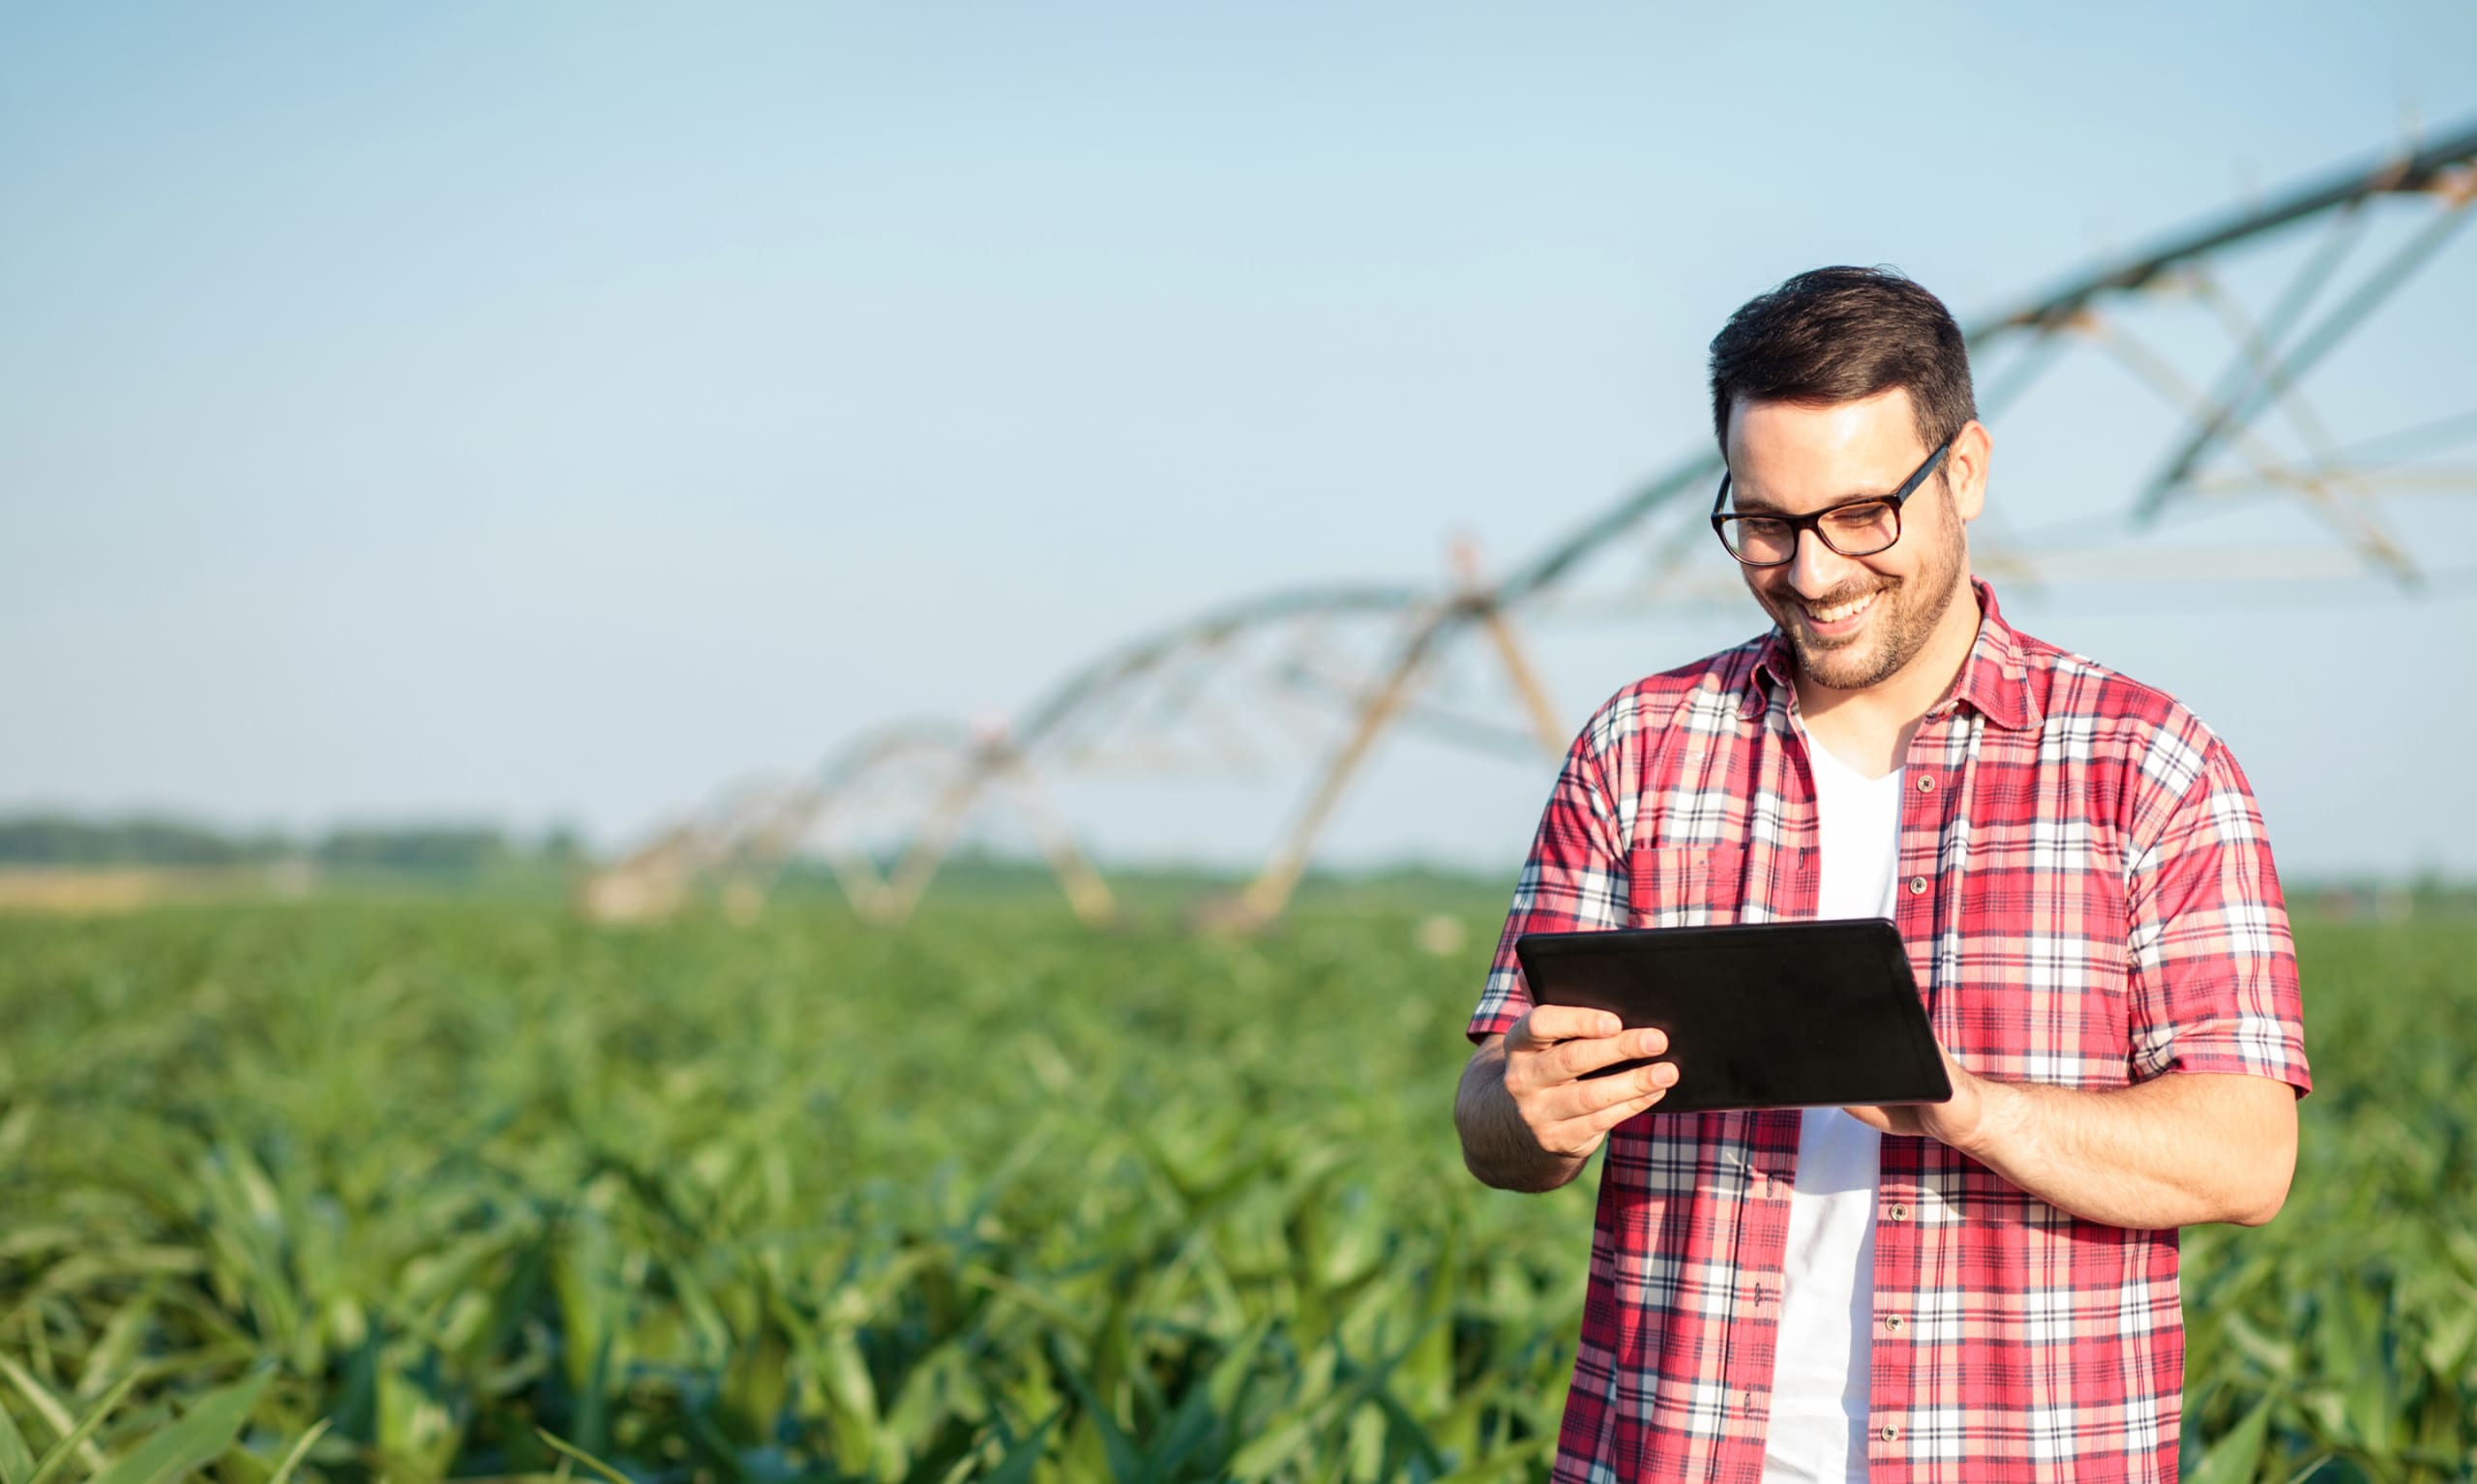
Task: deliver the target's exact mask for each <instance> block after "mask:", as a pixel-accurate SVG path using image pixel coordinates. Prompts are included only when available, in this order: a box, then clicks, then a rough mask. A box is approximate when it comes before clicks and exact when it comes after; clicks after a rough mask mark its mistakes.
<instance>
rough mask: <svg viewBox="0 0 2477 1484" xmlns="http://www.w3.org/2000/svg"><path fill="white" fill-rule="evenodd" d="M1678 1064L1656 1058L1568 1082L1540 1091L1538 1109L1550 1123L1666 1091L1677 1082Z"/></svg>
mask: <svg viewBox="0 0 2477 1484" xmlns="http://www.w3.org/2000/svg"><path fill="white" fill-rule="evenodd" d="M1677 1077H1678V1073H1677V1063H1675V1062H1673V1061H1655V1062H1653V1063H1652V1064H1651V1065H1649V1066H1643V1067H1636V1068H1635V1069H1634V1070H1632V1071H1630V1072H1620V1073H1618V1074H1616V1075H1615V1076H1613V1077H1595V1078H1591V1079H1589V1080H1587V1081H1583V1082H1576V1083H1567V1084H1565V1085H1563V1086H1560V1087H1555V1088H1552V1089H1549V1090H1548V1091H1545V1092H1542V1093H1540V1094H1539V1097H1540V1098H1541V1102H1540V1105H1539V1106H1540V1111H1541V1113H1543V1114H1544V1116H1545V1118H1546V1119H1547V1120H1548V1121H1551V1122H1560V1123H1562V1122H1567V1121H1569V1120H1572V1119H1575V1118H1588V1117H1590V1116H1592V1115H1593V1114H1594V1113H1599V1112H1601V1111H1602V1110H1604V1109H1608V1108H1613V1107H1615V1106H1616V1105H1618V1104H1620V1103H1626V1102H1631V1101H1632V1100H1634V1099H1636V1098H1639V1097H1642V1096H1645V1095H1646V1094H1649V1093H1655V1092H1666V1091H1667V1090H1668V1089H1669V1088H1671V1087H1674V1086H1676V1085H1677Z"/></svg>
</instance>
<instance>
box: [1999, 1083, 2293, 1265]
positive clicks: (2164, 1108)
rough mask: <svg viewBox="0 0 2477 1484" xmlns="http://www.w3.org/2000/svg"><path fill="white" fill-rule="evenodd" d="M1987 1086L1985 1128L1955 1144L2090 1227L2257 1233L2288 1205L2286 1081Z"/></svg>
mask: <svg viewBox="0 0 2477 1484" xmlns="http://www.w3.org/2000/svg"><path fill="white" fill-rule="evenodd" d="M1977 1085H1978V1088H1979V1091H1980V1094H1981V1097H1982V1100H1983V1101H1982V1112H1981V1116H1980V1120H1979V1122H1980V1127H1979V1128H1978V1130H1977V1131H1976V1132H1975V1133H1974V1134H1973V1135H1972V1136H1971V1137H1970V1138H1968V1139H1965V1140H1960V1141H1955V1147H1958V1148H1960V1149H1961V1151H1962V1152H1963V1153H1965V1154H1968V1155H1969V1156H1971V1157H1972V1158H1974V1159H1976V1160H1978V1161H1979V1162H1980V1163H1981V1164H1984V1165H1985V1166H1986V1167H1987V1168H1989V1169H1991V1170H1993V1171H1994V1172H1996V1173H1998V1174H2001V1175H2003V1176H2004V1177H2005V1178H2006V1179H2008V1180H2011V1181H2012V1182H2013V1183H2014V1184H2015V1185H2018V1186H2020V1187H2021V1188H2022V1189H2023V1190H2025V1191H2027V1192H2029V1193H2030V1194H2031V1195H2034V1196H2036V1197H2038V1198H2039V1199H2040V1200H2042V1201H2044V1202H2047V1203H2048V1204H2050V1205H2053V1206H2056V1207H2059V1208H2061V1209H2063V1210H2066V1211H2070V1212H2071V1213H2073V1214H2074V1215H2075V1216H2079V1217H2081V1218H2083V1219H2084V1220H2087V1221H2095V1222H2101V1223H2104V1224H2105V1225H2107V1226H2111V1227H2134V1228H2143V1229H2165V1228H2171V1227H2185V1226H2193V1225H2195V1224H2197V1223H2201V1222H2213V1221H2227V1222H2236V1223H2239V1224H2242V1225H2246V1226H2259V1225H2260V1224H2262V1223H2263V1222H2266V1221H2268V1220H2270V1219H2271V1217H2272V1216H2274V1215H2276V1214H2277V1213H2278V1211H2279V1208H2280V1205H2281V1203H2282V1202H2283V1201H2284V1200H2285V1199H2286V1196H2287V1187H2288V1179H2289V1176H2290V1174H2291V1173H2292V1172H2294V1170H2295V1165H2296V1113H2295V1107H2294V1094H2293V1093H2292V1092H2290V1091H2289V1089H2288V1088H2287V1087H2285V1086H2284V1085H2283V1084H2281V1083H2275V1082H2271V1081H2269V1080H2267V1079H2264V1078H2258V1077H2233V1076H2214V1075H2210V1074H2183V1073H2171V1074H2169V1075H2167V1076H2164V1077H2157V1078H2153V1079H2151V1080H2150V1081H2148V1082H2145V1083H2136V1084H2135V1085H2134V1086H2131V1087H2123V1088H2115V1089H2109V1090H2106V1091H2082V1090H2078V1089H2074V1088H2069V1087H2051V1086H2043V1085H2039V1084H2035V1083H1990V1082H1985V1081H1984V1080H1979V1081H1978V1083H1977Z"/></svg>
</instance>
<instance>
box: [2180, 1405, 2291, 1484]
mask: <svg viewBox="0 0 2477 1484" xmlns="http://www.w3.org/2000/svg"><path fill="white" fill-rule="evenodd" d="M2270 1426H2271V1404H2270V1401H2269V1400H2268V1399H2267V1398H2265V1399H2264V1400H2263V1401H2261V1402H2259V1403H2257V1404H2256V1405H2255V1406H2254V1408H2253V1410H2252V1411H2249V1412H2247V1413H2246V1414H2245V1419H2244V1420H2243V1421H2241V1422H2239V1423H2237V1424H2236V1425H2235V1426H2234V1427H2232V1428H2229V1429H2228V1430H2227V1436H2226V1437H2224V1438H2222V1439H2220V1440H2219V1441H2217V1442H2215V1443H2212V1444H2211V1446H2210V1451H2209V1452H2208V1453H2205V1454H2203V1455H2202V1462H2201V1467H2200V1468H2198V1469H2194V1470H2193V1476H2192V1478H2191V1479H2189V1480H2188V1481H2187V1484H2253V1476H2254V1475H2255V1474H2257V1473H2259V1472H2261V1471H2262V1442H2263V1439H2264V1437H2265V1436H2266V1435H2267V1434H2268V1432H2269V1430H2270Z"/></svg>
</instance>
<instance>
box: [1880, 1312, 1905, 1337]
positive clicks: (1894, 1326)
mask: <svg viewBox="0 0 2477 1484" xmlns="http://www.w3.org/2000/svg"><path fill="white" fill-rule="evenodd" d="M1900 1329H1901V1319H1900V1316H1899V1315H1897V1314H1887V1315H1885V1316H1884V1330H1885V1332H1886V1333H1888V1334H1898V1333H1900Z"/></svg>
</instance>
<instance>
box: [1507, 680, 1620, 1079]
mask: <svg viewBox="0 0 2477 1484" xmlns="http://www.w3.org/2000/svg"><path fill="white" fill-rule="evenodd" d="M1607 735H1608V731H1607V729H1606V728H1605V727H1603V726H1601V725H1600V724H1599V723H1598V722H1597V721H1595V724H1594V725H1593V726H1590V727H1585V728H1584V729H1583V732H1582V735H1580V736H1578V737H1576V738H1575V739H1574V745H1573V746H1572V747H1571V748H1570V749H1568V750H1567V753H1566V762H1565V766H1564V767H1563V768H1561V769H1560V770H1559V771H1558V774H1557V784H1556V787H1554V788H1552V789H1551V790H1550V791H1549V794H1548V807H1547V808H1546V809H1545V810H1543V811H1541V813H1540V816H1539V829H1538V831H1537V833H1536V834H1535V835H1534V836H1533V837H1532V842H1531V853H1530V855H1529V857H1528V858H1526V859H1525V860H1524V861H1523V863H1522V876H1521V878H1520V879H1519V880H1517V881H1516V882H1515V883H1514V889H1513V906H1512V909H1511V910H1509V911H1508V912H1507V914H1506V926H1505V932H1503V933H1502V934H1500V935H1498V937H1497V955H1496V958H1495V960H1494V961H1493V963H1492V964H1491V965H1490V966H1489V969H1488V982H1487V986H1486V989H1485V990H1484V992H1483V993H1482V994H1480V996H1479V1005H1478V1008H1477V1010H1474V1011H1473V1012H1472V1014H1471V1024H1470V1027H1469V1031H1468V1034H1469V1035H1470V1037H1471V1040H1472V1041H1473V1042H1474V1043H1475V1044H1476V1043H1477V1042H1479V1041H1482V1040H1485V1039H1486V1038H1487V1037H1489V1036H1491V1035H1494V1034H1497V1033H1498V1032H1500V1031H1504V1030H1507V1029H1510V1028H1511V1027H1512V1025H1513V1023H1514V1022H1516V1021H1518V1020H1520V1019H1522V1016H1523V1013H1524V1012H1525V1011H1527V1010H1529V1009H1530V1008H1531V992H1530V990H1529V988H1528V987H1527V986H1525V985H1524V983H1523V980H1522V965H1521V963H1520V962H1519V961H1518V960H1516V959H1515V957H1514V951H1513V945H1514V939H1516V938H1518V937H1520V936H1522V935H1524V934H1526V933H1583V932H1593V931H1597V930H1600V929H1605V928H1621V927H1624V926H1625V925H1626V845H1625V839H1624V833H1625V832H1624V825H1623V822H1622V819H1621V816H1620V815H1619V813H1618V809H1617V801H1616V799H1615V798H1614V797H1613V796H1612V795H1611V793H1610V791H1609V787H1608V782H1607V778H1606V775H1605V774H1604V772H1603V771H1602V769H1601V765H1600V759H1599V757H1598V754H1597V750H1596V748H1595V745H1594V742H1595V738H1604V737H1606V736H1607Z"/></svg>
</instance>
